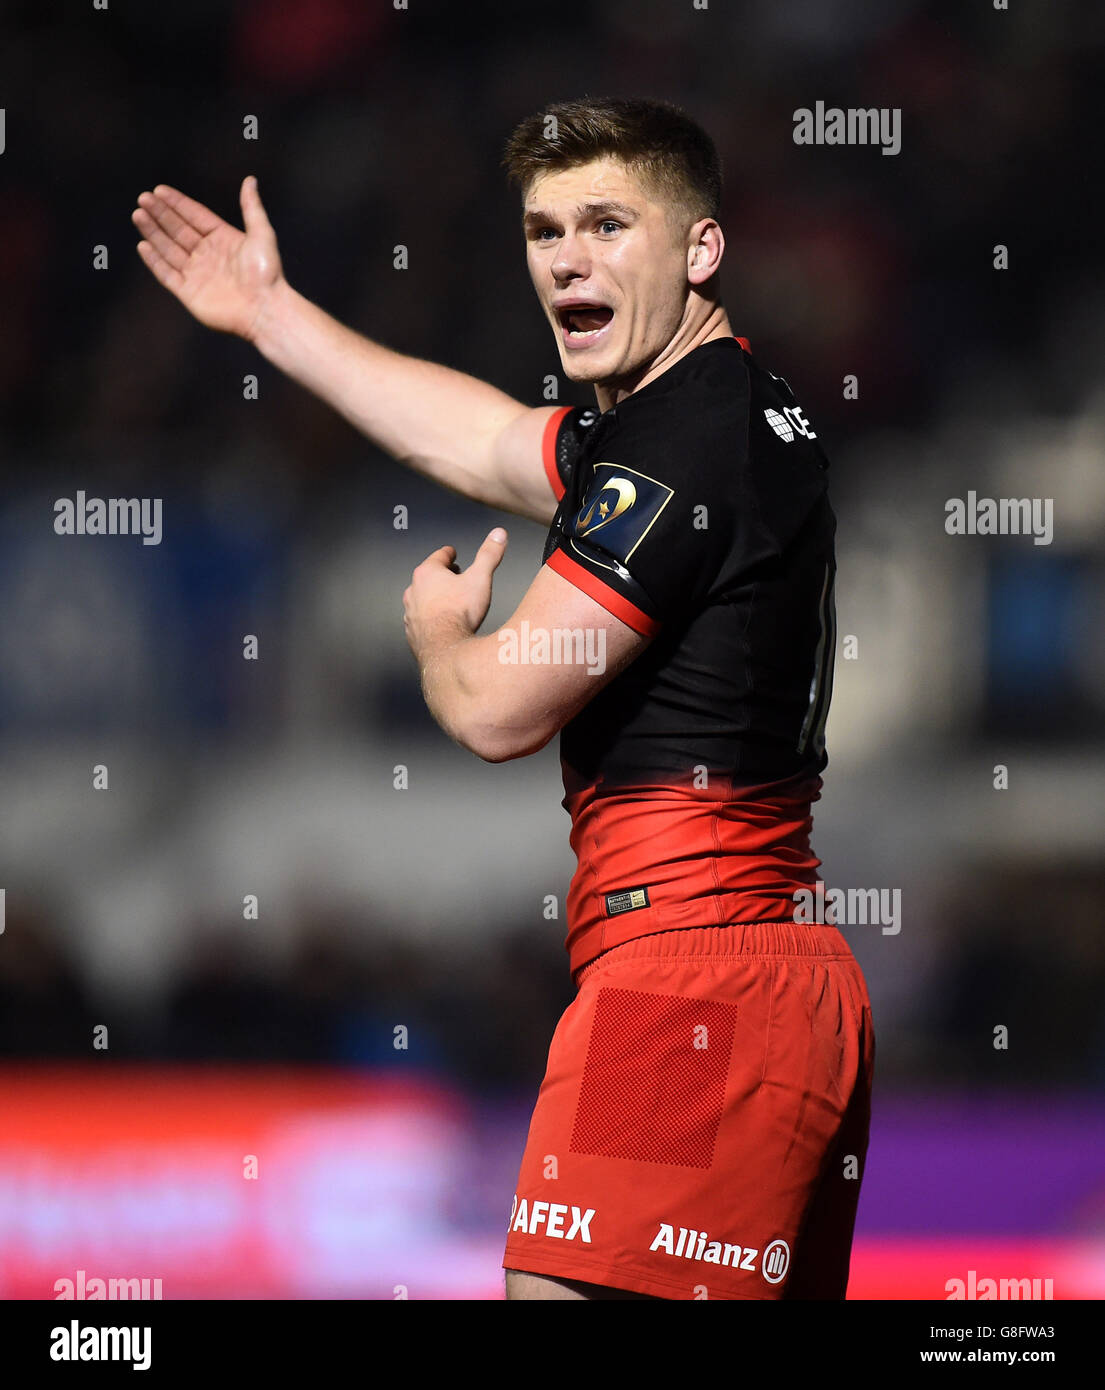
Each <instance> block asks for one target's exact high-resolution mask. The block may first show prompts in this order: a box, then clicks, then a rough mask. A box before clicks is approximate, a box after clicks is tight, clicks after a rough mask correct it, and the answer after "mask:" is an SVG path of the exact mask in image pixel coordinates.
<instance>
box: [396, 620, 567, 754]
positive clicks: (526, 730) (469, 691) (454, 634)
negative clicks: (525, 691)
mask: <svg viewBox="0 0 1105 1390" xmlns="http://www.w3.org/2000/svg"><path fill="white" fill-rule="evenodd" d="M500 649H501V643H500V641H499V637H498V633H495V632H492V633H488V634H487V635H485V636H483V637H477V636H474V635H473V634H471V633H470V632H468V631H466V629H465V628H464V626H463V624H462V623H448V622H443V623H442V625H441V626H440V627H438V628H437V629H436V630H435V631H434V633H433V635H432V637H431V638H430V639H429V640H428V641H427V642H426V644H425V646H424V648H423V650H422V653H421V656H420V660H419V664H420V666H421V669H422V695H423V698H424V699H425V701H426V706H427V708H428V709H429V711H430V713H431V714H432V715H433V717H434V718H435V719H436V720H437V722H438V724H440V725H441V727H442V729H444V731H445V732H446V733H447V734H448V735H449V737H450V738H451V739H453V740H454V742H456V743H459V744H460V745H461V746H462V747H464V748H467V749H468V750H469V751H470V752H472V753H475V754H476V755H477V756H478V757H481V758H483V759H484V760H485V761H486V762H506V761H507V760H508V759H511V758H519V757H524V756H525V755H526V754H528V753H535V752H536V751H537V750H538V749H539V748H542V747H544V745H545V743H547V742H548V738H547V737H542V736H541V735H540V734H539V731H538V729H537V721H536V720H535V719H534V717H533V712H532V711H528V710H527V711H518V710H514V709H512V705H511V694H512V692H511V690H510V686H509V676H510V668H509V667H507V666H504V665H503V664H502V663H501V662H500V661H499V651H500Z"/></svg>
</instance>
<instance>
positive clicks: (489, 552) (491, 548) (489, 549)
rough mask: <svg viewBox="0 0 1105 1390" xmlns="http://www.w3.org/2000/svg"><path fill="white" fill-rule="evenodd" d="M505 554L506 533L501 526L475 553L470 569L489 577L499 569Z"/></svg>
mask: <svg viewBox="0 0 1105 1390" xmlns="http://www.w3.org/2000/svg"><path fill="white" fill-rule="evenodd" d="M505 554H506V532H505V531H504V530H503V528H502V527H501V526H496V527H495V529H494V530H493V531H492V532H491V533H490V534H489V535H488V537H487V539H486V540H485V541H484V543H483V545H481V546H480V548H479V550H477V551H476V558H475V559H474V560H473V561H472V564H471V566H470V568H471V569H474V570H478V571H482V572H483V573H484V574H486V575H487V576H488V578H490V577H491V575H493V574H494V573H495V571H496V569H498V567H499V561H500V560H501V559H502V558H503V556H504V555H505Z"/></svg>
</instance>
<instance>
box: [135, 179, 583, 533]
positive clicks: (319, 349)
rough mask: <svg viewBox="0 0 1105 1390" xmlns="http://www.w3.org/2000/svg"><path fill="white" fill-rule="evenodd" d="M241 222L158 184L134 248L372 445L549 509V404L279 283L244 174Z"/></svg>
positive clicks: (433, 472) (485, 493) (138, 222)
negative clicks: (368, 328)
mask: <svg viewBox="0 0 1105 1390" xmlns="http://www.w3.org/2000/svg"><path fill="white" fill-rule="evenodd" d="M241 206H242V217H243V220H244V223H245V231H244V232H243V231H239V229H238V228H237V227H232V226H231V225H230V223H229V222H225V221H223V219H222V218H221V217H219V216H217V215H216V214H215V213H213V212H212V211H211V210H210V208H207V207H204V205H203V204H202V203H197V202H196V201H195V199H193V198H189V197H186V196H185V194H183V193H181V192H179V191H178V190H177V189H175V188H170V187H168V186H167V185H165V184H158V185H157V187H156V188H155V189H154V191H153V192H152V193H142V194H140V195H139V198H138V207H137V208H136V209H135V211H134V213H133V215H132V217H133V221H134V224H135V226H136V227H137V228H138V230H139V232H141V234H142V238H143V239H142V240H141V241H140V242H139V243H138V254H139V255H140V256H141V258H142V260H143V261H144V262H145V264H146V265H147V266H148V267H149V269H150V271H151V272H152V273H153V275H154V276H155V277H156V278H157V280H158V281H159V282H160V283H161V284H162V285H164V286H165V288H166V289H167V290H169V291H170V292H171V293H172V294H174V295H175V296H176V297H177V299H179V300H180V302H181V303H182V304H183V305H184V307H185V308H186V309H188V311H189V312H190V313H191V314H192V315H193V316H194V317H195V318H196V319H198V320H199V322H200V323H202V324H205V325H206V326H207V327H208V328H214V329H216V330H218V331H219V332H222V333H234V334H236V335H237V336H238V337H241V338H245V339H246V340H247V341H249V342H251V343H253V344H254V345H255V346H256V347H257V349H258V350H259V351H260V352H261V353H262V354H263V355H264V356H265V357H266V358H268V360H269V361H270V362H271V363H272V364H273V365H274V366H276V367H278V368H279V369H280V370H281V371H283V372H285V373H286V374H287V375H288V376H290V377H292V378H293V380H295V381H297V382H299V384H300V385H302V386H305V387H306V388H307V389H308V390H309V391H313V392H314V394H315V395H317V396H318V397H320V398H321V399H322V400H324V401H326V402H327V404H328V405H331V406H333V407H334V409H335V410H337V411H338V412H339V413H340V414H341V415H343V416H344V417H345V418H346V419H347V420H348V421H349V422H350V423H351V424H352V425H354V426H355V427H356V428H357V429H359V430H360V431H361V432H362V433H364V434H365V435H367V436H368V438H369V439H371V440H372V441H373V443H374V444H376V445H378V446H379V447H380V448H381V449H383V450H385V451H386V452H387V453H389V454H391V455H392V456H393V457H394V458H396V459H398V460H399V461H400V462H401V463H404V464H406V465H407V466H408V467H410V468H413V469H415V470H416V471H417V472H419V473H422V474H424V475H425V476H426V477H428V478H432V479H433V480H434V481H435V482H438V483H440V484H441V485H442V486H443V487H447V488H449V489H451V490H452V491H454V492H459V493H462V494H463V495H464V496H466V497H471V498H474V499H475V500H476V501H477V502H485V503H487V505H489V506H492V507H499V508H501V509H503V510H504V511H508V512H513V513H514V514H515V515H517V516H524V517H529V518H531V519H532V520H534V521H540V522H542V523H545V524H547V523H548V522H549V521H551V520H552V517H553V514H554V512H555V510H556V501H555V499H554V497H553V493H552V488H551V486H550V484H549V481H548V479H547V477H546V475H545V470H544V467H543V466H542V462H541V443H542V437H543V434H544V431H545V426H546V424H547V422H548V419H549V417H550V416H551V415H552V414H554V413H555V411H556V407H555V406H544V407H538V408H536V409H534V408H531V407H529V406H526V405H523V404H521V403H520V402H519V401H516V400H514V398H513V397H511V396H508V395H506V394H505V392H502V391H499V390H498V389H497V388H496V387H494V386H490V385H488V384H487V382H484V381H480V380H478V379H477V378H476V377H472V376H468V375H467V374H466V373H464V372H457V371H454V370H452V368H450V367H443V366H440V365H438V364H436V363H433V362H425V361H422V360H421V359H419V358H416V357H407V356H405V355H404V354H402V353H398V352H393V351H392V350H391V349H390V348H386V347H383V346H382V345H381V344H379V343H375V342H372V341H370V340H369V339H368V338H365V337H363V336H362V335H361V334H359V333H355V332H354V331H353V330H352V329H350V328H346V327H345V326H344V325H343V324H341V323H339V322H338V321H337V320H336V319H334V318H332V317H331V316H330V315H329V314H327V313H326V312H325V311H324V310H322V309H320V308H319V307H318V306H317V305H315V304H312V303H311V302H310V300H307V299H305V298H304V297H303V296H302V295H301V294H299V293H297V291H295V290H294V289H292V287H291V286H290V285H289V284H288V282H287V280H286V279H285V278H284V272H283V269H282V267H281V264H280V253H279V250H278V248H277V243H276V234H275V232H274V231H273V229H272V225H271V224H270V222H269V219H268V217H267V215H266V213H265V209H264V207H263V206H262V203H261V197H260V194H259V193H258V191H257V181H256V179H254V178H252V177H249V178H247V179H245V180H244V181H243V183H242V189H241Z"/></svg>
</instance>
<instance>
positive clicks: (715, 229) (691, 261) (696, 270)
mask: <svg viewBox="0 0 1105 1390" xmlns="http://www.w3.org/2000/svg"><path fill="white" fill-rule="evenodd" d="M724 254H725V238H724V236H722V234H721V228H720V227H719V226H718V224H717V223H716V222H715V221H714V219H713V218H712V217H704V218H702V220H701V221H699V222H696V223H695V224H694V226H693V227H692V228H691V230H690V232H689V234H688V244H687V279H688V280H689V281H690V282H691V284H692V285H703V284H705V283H706V281H707V280H709V279H710V277H711V276H712V275H714V274H715V273H716V271H717V268H718V266H719V265H720V264H721V258H722V256H723V255H724Z"/></svg>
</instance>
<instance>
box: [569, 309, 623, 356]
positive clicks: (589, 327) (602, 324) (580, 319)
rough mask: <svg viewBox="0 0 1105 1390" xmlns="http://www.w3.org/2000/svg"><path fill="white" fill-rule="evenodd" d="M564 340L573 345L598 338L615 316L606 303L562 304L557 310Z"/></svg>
mask: <svg viewBox="0 0 1105 1390" xmlns="http://www.w3.org/2000/svg"><path fill="white" fill-rule="evenodd" d="M556 314H557V317H558V318H559V320H560V328H561V332H562V333H563V336H564V341H565V342H566V343H568V344H569V345H571V346H577V345H582V344H584V343H588V342H590V341H592V340H593V339H595V338H597V337H598V335H599V334H600V333H601V332H602V331H603V329H605V328H607V327H608V326H609V324H610V322H611V320H612V319H613V317H614V311H613V309H611V308H610V307H609V306H608V305H605V304H569V305H560V306H559V307H558V308H557V310H556Z"/></svg>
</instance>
